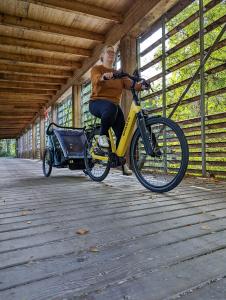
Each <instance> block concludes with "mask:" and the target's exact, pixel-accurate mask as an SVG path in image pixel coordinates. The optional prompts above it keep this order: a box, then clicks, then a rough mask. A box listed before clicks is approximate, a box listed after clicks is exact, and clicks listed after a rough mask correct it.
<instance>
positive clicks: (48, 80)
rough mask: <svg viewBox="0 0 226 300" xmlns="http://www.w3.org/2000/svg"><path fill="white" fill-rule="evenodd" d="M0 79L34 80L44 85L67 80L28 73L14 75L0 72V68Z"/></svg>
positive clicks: (5, 80) (61, 82)
mask: <svg viewBox="0 0 226 300" xmlns="http://www.w3.org/2000/svg"><path fill="white" fill-rule="evenodd" d="M0 81H2V82H8V81H10V82H12V81H16V82H26V83H29V82H34V83H37V84H39V83H41V84H45V85H46V87H47V86H48V85H49V84H60V85H62V84H65V83H66V82H67V80H66V79H62V78H58V77H55V78H51V77H39V76H29V75H21V74H20V75H14V74H5V73H1V70H0Z"/></svg>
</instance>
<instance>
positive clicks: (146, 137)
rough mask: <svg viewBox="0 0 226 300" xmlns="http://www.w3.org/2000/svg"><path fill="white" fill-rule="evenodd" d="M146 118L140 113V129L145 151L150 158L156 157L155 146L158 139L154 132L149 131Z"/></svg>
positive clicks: (138, 118) (138, 116)
mask: <svg viewBox="0 0 226 300" xmlns="http://www.w3.org/2000/svg"><path fill="white" fill-rule="evenodd" d="M146 119H147V118H146V117H145V116H144V115H143V113H141V112H139V113H138V115H137V121H138V127H139V128H140V132H141V137H142V140H143V143H144V149H145V151H146V153H147V154H148V155H150V156H155V152H154V144H155V143H156V138H155V136H154V134H153V133H152V132H150V131H149V130H148V129H147V126H146Z"/></svg>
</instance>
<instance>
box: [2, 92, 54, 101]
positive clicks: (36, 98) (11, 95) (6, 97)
mask: <svg viewBox="0 0 226 300" xmlns="http://www.w3.org/2000/svg"><path fill="white" fill-rule="evenodd" d="M50 99H51V96H48V95H29V94H24V95H21V94H17V95H16V94H15V93H0V101H1V100H15V101H16V100H18V101H19V100H24V101H25V100H28V101H33V100H34V101H48V100H50Z"/></svg>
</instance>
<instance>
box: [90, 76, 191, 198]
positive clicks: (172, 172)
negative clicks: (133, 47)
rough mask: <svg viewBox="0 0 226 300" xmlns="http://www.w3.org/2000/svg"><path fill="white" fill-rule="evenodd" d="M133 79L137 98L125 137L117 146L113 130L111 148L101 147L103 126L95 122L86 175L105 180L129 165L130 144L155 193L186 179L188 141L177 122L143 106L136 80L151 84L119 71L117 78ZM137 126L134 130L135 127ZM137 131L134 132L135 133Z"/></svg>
mask: <svg viewBox="0 0 226 300" xmlns="http://www.w3.org/2000/svg"><path fill="white" fill-rule="evenodd" d="M123 77H129V78H130V79H131V80H132V86H131V92H132V95H133V101H132V104H131V108H130V112H129V115H128V118H127V120H126V123H125V127H124V130H123V133H122V136H121V139H120V141H119V143H118V147H117V148H116V145H115V141H114V135H113V130H112V129H110V130H109V139H110V149H108V150H106V149H105V150H104V149H103V148H100V147H99V146H98V142H97V137H98V134H99V129H100V126H98V125H94V126H93V127H92V128H91V130H90V131H88V134H87V143H86V145H85V151H84V161H85V167H86V174H88V175H89V177H90V178H91V179H92V180H94V181H102V180H104V179H105V178H106V176H107V175H108V173H109V171H110V168H112V167H117V166H119V165H122V166H123V165H124V164H125V159H124V156H125V153H126V151H127V148H128V145H129V142H130V140H131V136H132V140H131V144H130V164H131V168H132V170H133V172H134V173H135V175H136V177H137V179H138V180H139V181H140V183H141V184H142V185H143V186H144V187H146V188H147V189H149V190H151V191H153V192H167V191H170V190H172V189H173V188H175V187H176V186H177V185H178V184H179V183H180V182H181V180H182V179H183V177H184V175H185V172H186V169H187V165H188V159H189V151H188V144H187V140H186V138H185V135H184V133H183V131H182V129H181V128H180V127H179V126H178V124H176V123H175V122H174V121H172V120H170V119H168V118H164V117H161V116H149V115H148V112H147V111H146V110H145V109H142V108H141V106H140V102H141V100H139V98H138V93H137V92H136V91H135V84H136V82H140V81H141V80H142V82H143V83H144V84H146V87H147V89H148V88H150V86H149V83H148V82H147V81H145V80H144V79H142V78H140V77H139V75H138V74H137V75H136V76H131V75H129V74H127V73H124V72H121V73H115V74H114V79H119V78H123ZM136 123H137V129H136V130H135V132H134V126H135V124H136ZM133 132H134V133H133Z"/></svg>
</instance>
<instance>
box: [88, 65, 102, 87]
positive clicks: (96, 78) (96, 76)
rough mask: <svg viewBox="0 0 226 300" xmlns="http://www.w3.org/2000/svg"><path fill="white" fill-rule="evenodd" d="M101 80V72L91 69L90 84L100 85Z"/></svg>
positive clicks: (94, 68)
mask: <svg viewBox="0 0 226 300" xmlns="http://www.w3.org/2000/svg"><path fill="white" fill-rule="evenodd" d="M101 78H102V73H101V71H100V70H99V69H98V68H96V67H93V68H92V70H91V82H92V84H93V85H97V84H100V83H101Z"/></svg>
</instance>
